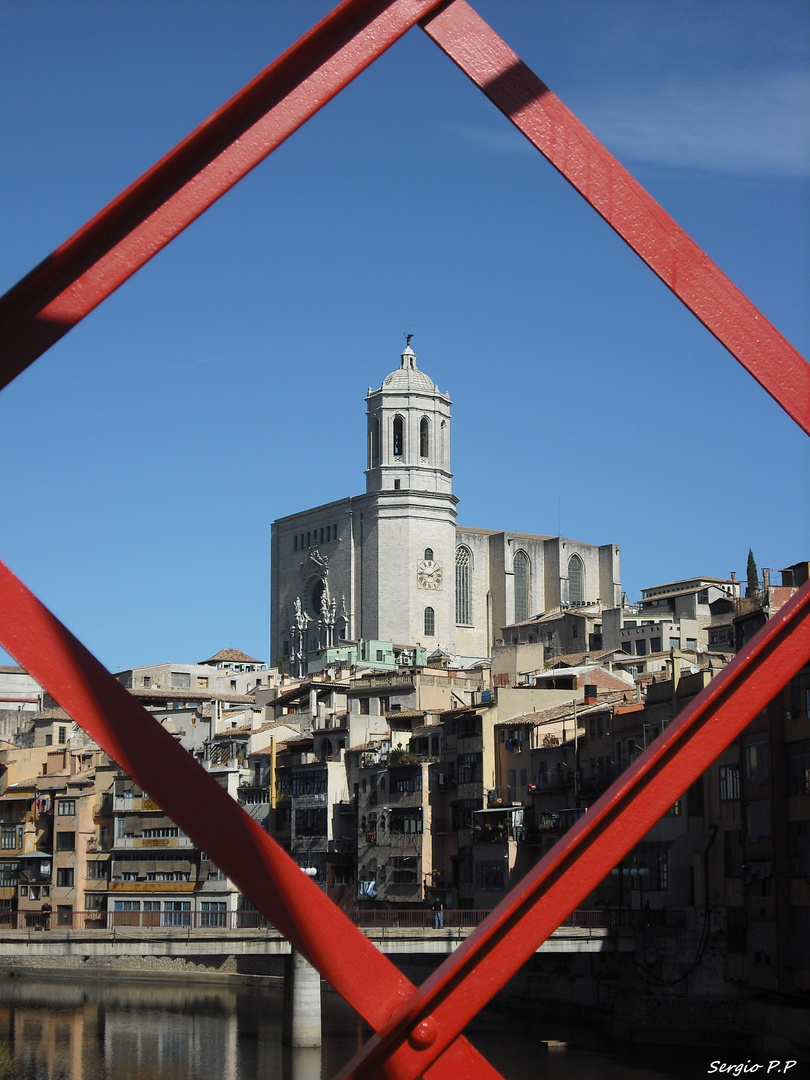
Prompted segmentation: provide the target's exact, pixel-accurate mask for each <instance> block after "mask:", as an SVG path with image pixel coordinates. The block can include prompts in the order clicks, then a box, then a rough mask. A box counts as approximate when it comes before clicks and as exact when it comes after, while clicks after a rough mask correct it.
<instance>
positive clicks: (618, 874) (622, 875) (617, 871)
mask: <svg viewBox="0 0 810 1080" xmlns="http://www.w3.org/2000/svg"><path fill="white" fill-rule="evenodd" d="M610 873H611V876H612V877H615V878H618V879H619V919H618V925H619V926H621V924H622V906H623V904H624V883H625V880H626V879H627V878H628V877H630V871H629V870H628V869H627V867H626V866H621V867H619V866H614V867H613V869H612V870H611V871H610Z"/></svg>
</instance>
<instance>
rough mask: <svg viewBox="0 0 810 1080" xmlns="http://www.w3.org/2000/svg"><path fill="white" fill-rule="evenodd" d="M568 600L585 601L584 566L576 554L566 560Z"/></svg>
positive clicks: (572, 601)
mask: <svg viewBox="0 0 810 1080" xmlns="http://www.w3.org/2000/svg"><path fill="white" fill-rule="evenodd" d="M568 601H569V603H571V604H582V603H584V601H585V566H584V564H583V562H582V559H581V558H580V557H579V555H576V554H575V555H572V556H571V558H570V559H569V560H568Z"/></svg>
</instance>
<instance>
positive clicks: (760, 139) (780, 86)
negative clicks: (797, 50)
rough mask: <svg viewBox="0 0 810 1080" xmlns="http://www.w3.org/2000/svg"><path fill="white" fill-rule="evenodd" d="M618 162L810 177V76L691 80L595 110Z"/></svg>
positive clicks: (595, 126) (622, 96) (607, 101)
mask: <svg viewBox="0 0 810 1080" xmlns="http://www.w3.org/2000/svg"><path fill="white" fill-rule="evenodd" d="M587 112H588V124H589V126H590V127H591V128H592V130H593V131H594V133H595V134H597V135H598V136H599V138H600V139H602V141H603V142H604V143H605V144H606V145H607V146H609V147H610V148H611V150H613V151H614V152H615V153H616V155H617V156H618V157H626V156H628V155H629V156H632V157H633V158H634V159H636V160H640V161H649V162H654V163H660V164H667V165H682V166H688V167H692V168H700V169H707V170H710V171H713V172H726V173H734V174H738V175H771V176H786V177H801V176H810V73H807V72H803V71H794V72H788V71H785V72H779V73H773V74H769V75H754V74H751V75H748V76H746V75H743V74H740V75H737V76H735V77H729V76H727V75H725V76H724V77H723V78H722V79H719V78H718V79H714V80H713V79H711V78H703V79H690V80H689V82H686V83H678V84H677V85H676V84H675V83H674V82H669V83H668V84H666V85H662V86H659V87H657V88H653V89H652V90H651V91H649V92H647V93H645V95H644V96H643V97H639V96H638V95H636V94H631V93H628V92H627V91H626V90H624V91H620V92H618V93H616V94H612V95H611V96H610V97H609V98H604V99H602V101H601V102H599V103H595V104H594V105H593V106H592V107H591V106H588V108H587Z"/></svg>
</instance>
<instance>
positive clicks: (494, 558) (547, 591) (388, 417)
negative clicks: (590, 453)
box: [271, 345, 621, 675]
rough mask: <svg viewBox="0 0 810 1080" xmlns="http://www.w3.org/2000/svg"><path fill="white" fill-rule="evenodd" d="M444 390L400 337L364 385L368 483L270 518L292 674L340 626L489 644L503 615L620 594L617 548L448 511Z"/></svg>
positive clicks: (459, 645)
mask: <svg viewBox="0 0 810 1080" xmlns="http://www.w3.org/2000/svg"><path fill="white" fill-rule="evenodd" d="M450 404H451V402H450V398H449V396H448V395H447V394H446V393H444V392H443V391H441V390H439V388H438V387H437V386H436V384H435V383H434V382H433V380H432V379H430V378H429V377H428V376H427V375H426V374H425V373H424V372H423V371H420V370H419V368H418V366H417V362H416V354H415V353H414V352H413V350H412V349H411V348H410V345H407V346H406V348H405V351H404V352H403V353H402V354H401V356H400V366H399V367H398V368H397V369H396V370H395V371H392V372H391V373H390V374H389V375H387V376H386V378H385V379H384V380H383V383H382V386H381V387H380V388H379V389H378V390H371V389H370V390H369V392H368V395H367V397H366V405H367V410H366V422H367V446H368V450H367V466H366V491H365V494H364V495H358V496H353V497H349V498H346V499H340V500H339V501H337V502H332V503H326V504H325V505H323V506H317V507H314V508H313V509H311V510H304V511H302V512H300V513H297V514H292V515H290V516H289V517H285V518H280V519H279V520H278V521H276V522H274V523H273V528H272V540H271V582H272V589H271V656H272V661H273V662H274V663H275V662H279V661H280V662H282V663H283V665H284V668H285V670H287V671H290V672H291V673H292V674H295V675H303V674H305V673H306V671H307V655H308V654H311V653H313V652H319V651H322V650H325V649H327V648H332V647H334V646H338V645H339V644H340V642H341V641H343V640H350V641H355V640H358V639H365V640H368V639H374V640H378V641H391V642H394V644H398V645H401V646H403V647H405V648H408V647H411V646H413V645H416V644H418V645H420V646H421V647H423V648H424V649H426V651H427V653H428V655H429V654H430V653H432V652H435V651H436V650H441V651H442V652H445V653H448V654H449V655H451V656H461V657H463V658H464V659H465V660H467V661H469V660H473V661H474V660H477V659H486V658H489V657H490V656H491V654H492V648H493V645H494V644H495V642H496V641H497V640H498V639H500V638H501V636H502V630H503V627H506V626H509V625H511V624H513V623H517V622H523V621H525V620H526V619H528V618H530V617H531V616H532V615H536V614H539V613H541V612H544V611H550V610H554V609H556V608H560V607H568V606H579V605H583V604H587V605H592V604H597V603H598V605H599V607H600V608H603V607H613V606H617V605H619V604H620V603H621V585H620V577H619V549H618V547H617V546H616V545H615V544H605V545H602V546H595V545H593V544H585V543H580V542H578V541H574V540H569V539H567V538H563V537H556V536H535V535H532V534H525V533H514V532H503V531H498V530H489V529H467V528H463V527H461V526H459V525H457V524H456V504H457V501H458V500H457V499H456V497H455V496H454V495H453V490H452V473H451V472H450Z"/></svg>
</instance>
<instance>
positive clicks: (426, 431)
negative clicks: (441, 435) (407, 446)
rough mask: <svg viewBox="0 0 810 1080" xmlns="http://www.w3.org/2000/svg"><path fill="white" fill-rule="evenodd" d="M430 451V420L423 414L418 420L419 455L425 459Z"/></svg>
mask: <svg viewBox="0 0 810 1080" xmlns="http://www.w3.org/2000/svg"><path fill="white" fill-rule="evenodd" d="M429 452H430V421H429V420H428V418H427V417H426V416H423V417H422V419H421V420H420V421H419V457H420V458H422V459H423V460H424V461H427V459H428V455H429Z"/></svg>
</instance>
